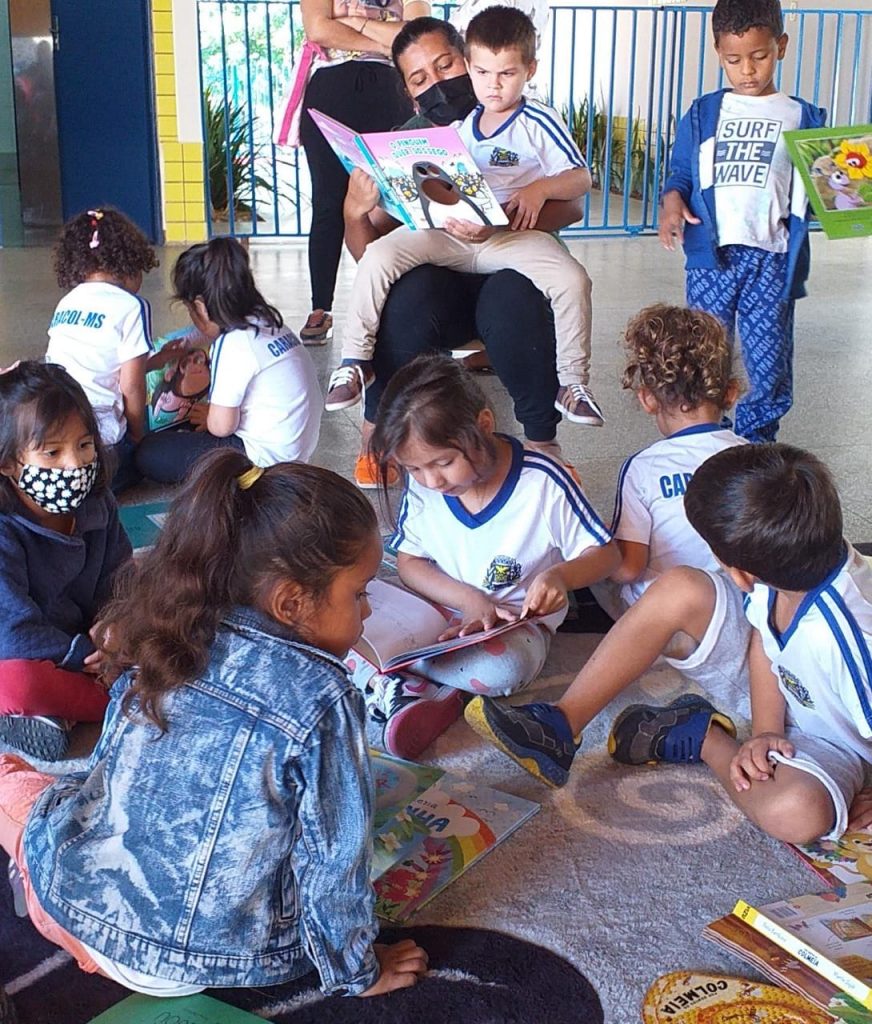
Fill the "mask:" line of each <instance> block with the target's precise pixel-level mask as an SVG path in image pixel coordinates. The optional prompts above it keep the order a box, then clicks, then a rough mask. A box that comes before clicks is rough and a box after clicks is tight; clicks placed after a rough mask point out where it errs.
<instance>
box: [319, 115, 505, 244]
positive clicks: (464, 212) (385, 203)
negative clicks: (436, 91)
mask: <svg viewBox="0 0 872 1024" xmlns="http://www.w3.org/2000/svg"><path fill="white" fill-rule="evenodd" d="M309 114H310V115H311V118H312V120H313V121H314V122H315V124H316V125H317V126H318V128H319V129H320V131H321V134H322V135H323V136H324V138H325V139H326V140H327V142H328V143H329V144H330V148H331V149H332V150H333V152H334V153H335V154H336V156H337V157H339V160H340V162H341V163H342V166H343V167H344V168H345V169H346V171H348V173H349V174H350V173H351V172H352V171H353V170H354V169H355V168H359V169H360V170H362V171H366V173H367V174H368V175H370V177H371V178H373V179H374V181H375V183H376V185H378V189H379V193H380V195H381V199H380V205H381V206H382V208H383V209H384V210H385V212H386V213H389V214H390V215H391V217H393V218H394V220H398V221H399V222H400V223H401V224H404V225H405V226H406V227H407V228H411V229H412V230H413V231H417V230H421V229H426V228H439V227H442V225H443V224H444V223H445V221H446V220H447V219H448V218H449V217H452V218H456V219H458V220H470V221H473V222H474V223H476V224H484V225H488V226H491V225H492V226H497V225H504V224H508V223H509V221H508V218H507V217H506V215H505V213H503V209H502V207H501V206H500V204H499V203H498V202H497V198H496V196H495V195H494V194H493V192H492V191H491V190H490V187H489V185H488V183H487V182H486V181H485V180H484V177H483V175H482V173H481V171H480V170H479V169H478V167H477V166H476V164H475V161H474V160H473V159H472V157H471V156H470V155H469V151H468V150H467V148H466V146H464V144H463V141H462V140H461V138H460V136H459V135H458V134H457V130H456V129H455V128H451V127H443V128H438V127H433V128H415V129H413V130H411V131H395V132H365V133H358V132H355V131H353V130H352V129H351V128H348V127H346V125H344V124H342V123H341V122H339V121H334V120H333V118H332V117H328V116H327V115H326V114H322V113H321V112H320V111H319V110H312V109H311V108H310V109H309Z"/></svg>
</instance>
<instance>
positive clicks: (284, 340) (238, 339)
mask: <svg viewBox="0 0 872 1024" xmlns="http://www.w3.org/2000/svg"><path fill="white" fill-rule="evenodd" d="M209 401H210V402H214V404H215V405H222V406H226V407H228V408H231V409H239V426H238V427H237V428H236V435H237V436H238V437H240V438H241V439H242V442H243V444H244V445H245V454H246V455H247V456H248V457H249V458H250V459H251V461H252V462H253V463H255V465H257V466H272V465H274V464H275V463H277V462H290V461H293V460H295V459H296V460H299V461H300V462H308V460H309V459H310V458H311V457H312V452H314V451H315V446H316V445H317V444H318V431H319V429H320V426H321V406H322V402H323V399H322V397H321V389H320V388H319V386H318V378H317V375H316V373H315V367H314V365H313V363H312V360H311V358H310V357H309V353H308V352H307V351H306V350H305V349H304V348H303V346H302V345H301V343H300V339H299V338H298V337H297V336H296V335H295V334H294V332H293V331H291V330H289V329H288V328H287V327H282V328H280V329H278V330H276V329H274V328H272V327H265V326H262V325H259V324H254V323H253V324H251V326H249V327H247V328H245V329H237V330H232V331H227V332H226V333H225V334H222V335H221V336H220V337H219V338H218V340H217V341H216V342H215V343H214V345H213V346H212V386H211V388H210V391H209Z"/></svg>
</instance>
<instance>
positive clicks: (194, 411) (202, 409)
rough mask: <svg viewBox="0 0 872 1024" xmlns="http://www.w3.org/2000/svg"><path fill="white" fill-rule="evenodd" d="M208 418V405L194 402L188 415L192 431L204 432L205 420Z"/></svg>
mask: <svg viewBox="0 0 872 1024" xmlns="http://www.w3.org/2000/svg"><path fill="white" fill-rule="evenodd" d="M208 418H209V403H208V402H194V404H193V405H192V406H191V411H190V412H189V413H188V420H189V421H190V423H191V426H193V428H194V430H206V429H207V427H206V420H207V419H208Z"/></svg>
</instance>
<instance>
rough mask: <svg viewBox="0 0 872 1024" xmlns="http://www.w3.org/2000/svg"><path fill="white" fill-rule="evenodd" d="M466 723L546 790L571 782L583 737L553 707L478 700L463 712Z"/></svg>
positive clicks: (488, 698) (484, 698) (482, 698)
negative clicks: (575, 732) (573, 730)
mask: <svg viewBox="0 0 872 1024" xmlns="http://www.w3.org/2000/svg"><path fill="white" fill-rule="evenodd" d="M463 714H464V717H465V718H466V720H467V722H469V724H470V725H471V726H472V728H473V729H475V731H476V732H477V733H478V734H479V736H483V737H484V738H485V739H486V740H488V741H489V742H490V743H493V744H494V746H495V747H498V748H499V749H500V750H502V752H503V753H504V754H508V755H509V757H510V758H511V759H512V760H513V761H515V762H516V763H517V764H519V765H520V766H521V767H522V768H524V769H526V771H528V772H529V773H530V774H531V775H532V776H534V777H535V778H537V779H538V780H539V781H540V782H544V783H545V784H546V785H547V786H551V787H553V788H555V789H556V788H557V787H559V786H565V785H566V783H567V782H568V781H569V769H570V768H571V767H572V759H573V758H574V757H575V752H576V751H577V750H578V748H579V747H580V746H581V736H579V737H578V738H577V739H576V738H575V737H574V736H573V735H572V731H571V730H570V728H569V723H568V722H567V721H566V717H565V716H564V714H563V712H562V711H560V709H559V708H557V707H555V706H554V705H553V704H545V703H536V704H521V705H519V706H517V707H512V706H511V705H510V704H500V703H498V702H497V701H495V700H494V699H493V698H492V697H475V698H474V699H473V700H471V701H470V702H469V704H467V705H466V710H465V711H464V712H463Z"/></svg>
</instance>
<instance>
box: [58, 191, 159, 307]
mask: <svg viewBox="0 0 872 1024" xmlns="http://www.w3.org/2000/svg"><path fill="white" fill-rule="evenodd" d="M95 214H97V215H98V216H95ZM92 242H96V243H97V244H96V245H93V247H92ZM52 258H53V262H54V271H55V275H56V276H57V279H58V284H59V285H60V287H61V288H75V286H76V285H77V284H81V283H82V282H83V281H87V279H88V278H89V277H90V276H91V275H92V274H96V273H100V272H101V271H102V272H103V273H106V274H111V275H112V276H113V277H115V278H118V279H119V280H121V279H122V278H126V277H135V276H136V275H137V274H140V273H142V274H147V273H148V271H149V270H152V269H153V268H154V267H156V266H157V265H158V259H157V257H156V256H155V254H154V249H153V248H152V247H151V245H150V244H149V241H148V239H147V238H146V237H145V235H144V234H143V233H142V232H141V231H140V230H139V228H138V227H137V226H136V225H135V224H134V223H133V221H132V220H130V219H129V218H127V217H125V216H124V214H123V213H121V212H120V210H113V209H112V207H109V206H107V207H103V208H101V209H99V210H95V211H90V212H88V213H78V214H76V216H75V217H72V218H71V219H70V220H68V221H67V222H66V224H64V226H63V228H62V229H61V234H60V237H59V238H58V240H57V242H56V243H55V247H54V253H53V255H52Z"/></svg>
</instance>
